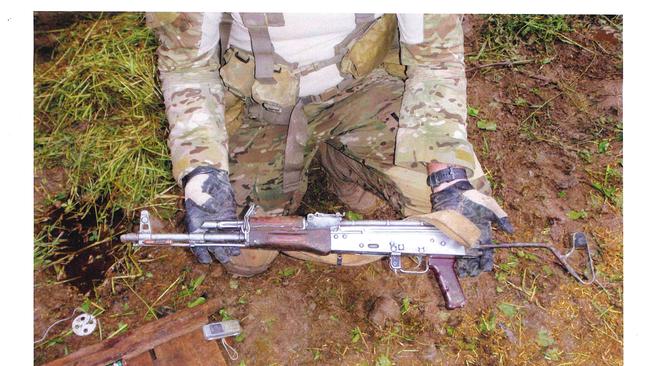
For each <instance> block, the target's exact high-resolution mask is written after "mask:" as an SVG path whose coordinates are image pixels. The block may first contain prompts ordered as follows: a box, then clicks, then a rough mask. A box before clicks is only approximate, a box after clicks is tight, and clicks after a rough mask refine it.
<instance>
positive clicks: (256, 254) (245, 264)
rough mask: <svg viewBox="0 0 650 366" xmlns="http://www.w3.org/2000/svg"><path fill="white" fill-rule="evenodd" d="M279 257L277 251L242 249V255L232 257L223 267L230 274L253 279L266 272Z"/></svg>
mask: <svg viewBox="0 0 650 366" xmlns="http://www.w3.org/2000/svg"><path fill="white" fill-rule="evenodd" d="M277 256H278V252H277V251H275V250H257V249H242V250H241V254H239V255H238V256H233V257H230V261H228V263H225V264H224V265H223V266H224V267H225V268H226V271H228V273H231V274H235V275H238V276H241V277H251V276H255V275H256V274H260V273H262V272H264V271H266V270H267V269H268V268H269V266H270V265H271V263H272V262H273V260H274V259H275V257H277Z"/></svg>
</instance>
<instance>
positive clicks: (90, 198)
mask: <svg viewBox="0 0 650 366" xmlns="http://www.w3.org/2000/svg"><path fill="white" fill-rule="evenodd" d="M53 36H55V37H56V38H57V44H58V45H57V47H56V49H55V51H54V53H53V56H52V60H51V61H50V62H46V63H39V64H36V65H35V66H34V165H35V166H37V167H47V168H56V167H61V168H63V170H64V171H65V174H64V176H65V179H66V182H65V187H67V191H66V192H53V193H56V196H55V197H54V200H57V201H58V202H60V207H62V209H63V210H64V213H65V214H74V215H75V219H76V220H77V221H79V222H83V221H84V220H85V219H86V218H87V217H90V216H93V217H94V219H93V221H94V222H96V223H97V225H96V226H97V228H99V227H103V226H105V223H107V222H108V221H109V220H110V218H111V217H112V216H113V215H114V214H115V213H116V212H118V211H123V212H125V213H126V214H127V215H132V214H133V212H135V210H136V209H138V208H140V207H152V208H153V209H154V210H156V211H157V214H158V215H159V216H162V217H170V216H171V214H172V213H173V212H174V206H175V203H176V201H177V196H175V195H173V194H170V193H169V192H170V191H171V190H172V189H173V188H174V187H175V183H174V181H173V179H172V176H171V169H170V168H171V163H170V160H169V156H168V155H169V154H168V150H167V146H166V143H165V138H164V136H165V135H166V133H167V131H166V125H165V116H164V108H163V107H162V97H161V92H160V90H159V88H158V86H157V84H158V81H157V80H156V67H155V56H154V51H155V49H156V47H157V44H156V43H157V42H156V40H155V37H154V35H153V33H152V32H151V30H150V29H148V28H147V27H146V26H145V25H144V17H143V15H142V14H138V13H126V14H121V15H117V16H105V15H100V16H97V17H94V19H86V20H84V21H80V22H79V23H77V24H75V25H73V26H72V27H71V28H70V29H69V31H66V32H57V33H55V34H53ZM48 201H49V202H51V203H53V202H52V200H51V199H50V200H48ZM35 222H36V223H37V224H36V228H35V231H36V232H37V235H36V238H37V239H36V240H35V243H34V262H35V265H36V266H40V265H48V264H50V263H51V262H52V256H53V255H55V253H56V252H57V251H58V249H59V248H60V246H61V244H62V242H61V241H60V240H58V238H57V236H56V235H55V236H51V235H50V234H51V233H52V228H51V227H47V226H46V225H45V226H44V225H39V224H38V223H39V222H40V221H39V218H37V220H36V221H35ZM101 234H102V233H101V232H100V231H99V230H96V231H95V232H94V233H91V234H90V235H89V236H88V240H87V241H86V242H85V243H86V245H94V244H96V243H98V242H100V241H101V238H100V235H101ZM104 235H106V233H104ZM66 245H67V244H66ZM132 254H133V249H132V248H130V247H129V246H119V247H116V248H115V253H114V255H115V258H117V262H116V265H115V266H114V271H113V273H116V274H118V275H120V276H122V275H124V276H126V278H134V277H137V276H139V275H142V273H141V272H140V271H139V266H138V265H137V263H135V262H133V260H132V258H130V256H131V255H132ZM69 259H70V258H67V259H66V260H69ZM62 264H64V263H62ZM59 268H60V267H59ZM59 273H62V272H61V271H59ZM123 273H126V274H123Z"/></svg>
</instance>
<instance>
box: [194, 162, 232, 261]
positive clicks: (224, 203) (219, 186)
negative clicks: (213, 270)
mask: <svg viewBox="0 0 650 366" xmlns="http://www.w3.org/2000/svg"><path fill="white" fill-rule="evenodd" d="M183 186H184V189H185V225H186V227H187V231H188V232H190V233H196V232H203V231H205V230H204V229H202V228H201V225H202V224H203V222H204V221H219V220H234V219H236V218H237V215H236V212H235V211H236V207H237V206H236V204H235V193H234V192H233V190H232V186H231V185H230V180H229V179H228V172H226V171H225V170H221V169H217V168H213V167H208V166H201V167H198V168H196V169H194V170H193V171H192V172H190V173H189V174H188V175H186V176H185V177H184V178H183ZM192 252H193V253H194V255H195V256H196V259H197V260H198V261H199V262H200V263H204V264H205V263H211V262H212V257H211V256H210V253H212V255H213V256H214V257H215V258H216V259H217V260H218V261H219V262H221V263H227V262H228V261H229V260H230V256H233V255H239V250H238V249H237V248H220V247H209V248H206V247H195V248H192Z"/></svg>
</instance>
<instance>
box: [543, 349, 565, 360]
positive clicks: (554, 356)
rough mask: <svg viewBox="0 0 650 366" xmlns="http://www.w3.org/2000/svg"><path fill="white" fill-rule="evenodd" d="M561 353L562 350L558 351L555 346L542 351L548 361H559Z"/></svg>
mask: <svg viewBox="0 0 650 366" xmlns="http://www.w3.org/2000/svg"><path fill="white" fill-rule="evenodd" d="M561 355H562V351H560V350H559V349H557V348H556V347H553V348H549V349H547V350H546V352H544V358H545V359H547V360H549V361H559V360H560V356H561Z"/></svg>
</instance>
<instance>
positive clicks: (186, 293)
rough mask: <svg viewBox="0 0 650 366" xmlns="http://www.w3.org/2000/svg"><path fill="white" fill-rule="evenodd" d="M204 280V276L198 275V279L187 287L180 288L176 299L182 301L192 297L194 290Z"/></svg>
mask: <svg viewBox="0 0 650 366" xmlns="http://www.w3.org/2000/svg"><path fill="white" fill-rule="evenodd" d="M204 280H205V275H200V276H199V277H197V278H195V279H193V280H191V281H190V284H189V285H188V286H183V287H182V290H181V291H180V292H179V294H178V298H179V299H182V298H184V297H188V296H192V295H193V294H194V291H196V289H197V288H198V287H199V286H201V284H202V283H203V281H204Z"/></svg>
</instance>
